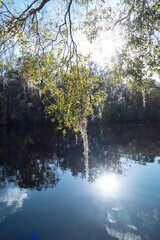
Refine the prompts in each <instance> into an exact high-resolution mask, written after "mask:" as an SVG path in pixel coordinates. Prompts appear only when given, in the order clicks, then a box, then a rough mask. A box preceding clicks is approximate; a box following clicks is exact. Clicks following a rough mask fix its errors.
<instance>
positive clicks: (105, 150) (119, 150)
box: [0, 125, 160, 190]
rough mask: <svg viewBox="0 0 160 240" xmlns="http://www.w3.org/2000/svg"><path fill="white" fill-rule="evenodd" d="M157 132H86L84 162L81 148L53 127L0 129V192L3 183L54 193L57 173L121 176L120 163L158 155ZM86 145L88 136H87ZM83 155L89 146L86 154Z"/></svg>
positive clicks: (148, 129)
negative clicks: (112, 174) (67, 171)
mask: <svg viewBox="0 0 160 240" xmlns="http://www.w3.org/2000/svg"><path fill="white" fill-rule="evenodd" d="M159 130H160V127H159V126H156V125H152V126H137V125H135V126H130V127H126V126H125V127H123V126H121V127H119V126H117V127H113V128H106V127H104V126H103V127H100V126H90V128H89V129H88V132H89V136H88V139H89V156H88V151H87V152H86V154H85V161H84V156H83V146H82V142H80V141H79V143H78V144H77V145H76V142H75V138H74V136H72V135H71V134H68V135H67V137H63V136H62V135H60V133H59V132H58V133H57V132H56V131H55V130H54V129H53V128H52V127H47V126H43V127H41V126H39V127H38V126H37V127H36V128H30V129H23V130H22V129H12V130H10V129H7V128H6V129H4V128H2V129H0V158H1V161H0V187H5V184H6V182H7V181H9V182H15V183H16V184H18V185H19V186H20V187H23V188H25V187H26V188H36V189H38V190H41V189H42V188H48V187H54V186H55V185H56V184H57V182H58V181H59V180H60V171H59V168H60V169H61V171H65V170H67V169H69V170H70V171H71V173H72V175H73V176H77V175H80V176H81V177H82V178H84V177H87V178H88V181H94V180H95V179H96V178H98V176H99V175H101V174H102V173H103V172H105V171H109V172H114V173H116V174H122V173H124V164H122V163H121V157H122V156H123V157H124V159H126V161H127V157H128V159H132V160H135V161H136V162H138V163H140V164H146V163H147V162H153V161H154V160H155V157H156V156H159V155H160V153H159V152H160V136H159V132H160V131H159ZM86 139H87V136H86ZM87 149H88V145H87V148H86V150H87Z"/></svg>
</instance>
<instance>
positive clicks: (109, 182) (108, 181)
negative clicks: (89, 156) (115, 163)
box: [96, 173, 119, 195]
mask: <svg viewBox="0 0 160 240" xmlns="http://www.w3.org/2000/svg"><path fill="white" fill-rule="evenodd" d="M96 187H97V188H98V190H99V193H100V194H102V195H117V194H118V191H119V179H118V176H117V175H116V174H113V173H108V174H104V175H102V176H101V177H100V178H99V179H97V181H96Z"/></svg>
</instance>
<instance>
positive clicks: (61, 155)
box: [0, 125, 160, 240]
mask: <svg viewBox="0 0 160 240" xmlns="http://www.w3.org/2000/svg"><path fill="white" fill-rule="evenodd" d="M159 132H160V126H158V125H151V126H149V125H148V126H138V125H135V126H116V127H115V126H114V127H113V128H112V127H110V128H107V127H105V126H101V127H100V126H90V128H89V129H88V140H89V142H88V144H89V146H88V145H87V148H89V152H88V151H87V153H86V154H83V144H82V141H80V140H79V141H78V142H77V144H76V141H75V137H74V136H73V135H72V134H70V133H69V134H68V135H67V136H66V137H63V136H62V135H60V134H59V133H57V132H56V131H55V130H54V128H52V127H48V126H43V127H38V126H37V127H36V128H29V129H20V128H16V129H14V128H13V129H7V128H1V129H0V159H1V160H0V188H1V194H0V213H1V214H0V223H1V222H2V223H3V222H4V219H6V218H7V216H10V215H15V214H13V213H17V212H19V210H20V209H22V208H23V209H24V205H25V203H26V202H27V201H29V198H28V193H29V190H32V191H30V192H32V193H33V192H36V193H37V194H41V193H43V192H45V193H46V195H45V196H47V197H46V198H45V197H44V195H41V197H44V198H43V201H44V205H43V207H42V203H41V202H40V203H39V208H38V210H37V212H38V213H37V215H36V216H39V211H42V216H41V218H40V220H39V219H38V220H36V221H38V224H37V225H38V226H39V221H41V224H42V223H43V224H42V225H43V227H47V226H48V225H49V226H50V229H52V230H53V229H57V225H56V223H54V224H55V225H53V226H54V227H53V226H52V225H51V223H52V222H54V220H55V219H56V221H57V224H59V225H58V226H61V227H62V225H63V222H64V225H63V227H64V229H65V226H67V227H66V228H68V229H70V228H71V227H70V226H72V225H73V224H74V223H75V222H76V221H77V226H72V228H73V229H74V230H75V232H76V233H77V232H79V234H80V233H81V229H82V231H83V229H85V231H86V232H87V231H89V232H91V230H93V226H94V227H95V228H96V227H97V226H99V225H98V224H99V222H101V223H102V226H103V229H104V231H105V235H103V234H104V232H103V233H102V235H103V236H104V237H102V235H96V234H98V233H99V232H100V230H99V228H98V227H97V229H98V230H95V232H96V233H95V237H93V236H92V237H93V239H94V240H95V239H102V240H103V239H112V240H114V239H115V238H116V239H119V240H125V239H126V240H132V239H137V240H140V239H142V240H143V239H146V240H148V239H155V240H158V236H159V235H160V228H159V226H160V205H159V202H160V201H159V200H160V196H159V193H158V190H160V188H159V187H160V185H159V182H160V175H159V172H158V170H159V169H160V168H158V167H160V165H159V163H160V135H159ZM147 166H148V168H147ZM144 169H145V170H144ZM68 173H69V180H68V182H67V183H66V184H65V183H64V179H65V181H66V179H67V177H66V176H67V174H68ZM153 173H154V174H153ZM70 175H72V178H70ZM73 179H74V180H73ZM83 180H84V181H83ZM80 181H82V182H83V184H82V182H80ZM58 183H61V184H58ZM84 183H85V184H84ZM87 184H88V185H87ZM59 185H60V188H59V189H60V190H59V192H58V195H56V193H57V192H56V191H55V192H54V190H56V189H58V186H59ZM62 185H64V188H62V189H61V187H62ZM53 188H54V189H53ZM33 190H36V191H33ZM45 190H48V191H45ZM50 190H53V191H51V192H50ZM48 192H49V193H48ZM53 193H55V195H54V197H53V198H52V194H53ZM47 194H49V195H47ZM74 194H75V195H74ZM90 195H91V196H90ZM50 198H51V200H50ZM37 199H38V198H37ZM37 199H36V200H35V202H34V206H36V204H37V202H38V200H37ZM46 199H47V200H46ZM32 200H34V199H32ZM49 201H50V202H49ZM65 204H66V205H65ZM96 204H97V205H96ZM50 206H51V207H50ZM65 206H66V208H65ZM43 208H44V210H43ZM72 209H73V210H72ZM27 210H28V209H27ZM27 210H26V212H27ZM30 212H32V211H31V210H30ZM46 212H47V214H48V215H49V214H51V215H49V217H48V215H45V214H46ZM83 212H85V214H84V213H83ZM97 212H98V214H99V215H98V214H97ZM26 214H27V213H26ZM30 214H31V213H30ZM60 214H61V215H62V218H60ZM96 214H97V215H98V217H97V215H96ZM44 215H45V217H44ZM66 216H68V217H67V219H66ZM32 218H34V214H33V215H32V214H31V216H30V219H32ZM44 219H49V221H47V223H46V222H43V221H45V220H44ZM70 219H71V220H72V221H71V220H70ZM95 219H98V220H97V221H96V220H95ZM70 221H71V225H67V224H69V222H70ZM85 221H86V222H85ZM84 222H85V223H84ZM97 222H98V223H97ZM41 224H40V225H41ZM88 225H89V226H90V227H88ZM0 226H1V225H0ZM79 226H81V227H79ZM72 228H71V229H72ZM88 228H89V229H90V230H88ZM1 229H3V226H2V228H1ZM71 229H70V231H71ZM78 229H80V230H78ZM35 231H37V229H36V227H35V228H34V229H33V231H32V232H31V233H30V236H32V234H33V233H34V232H35ZM39 231H41V229H40V230H39ZM50 231H51V230H50ZM55 231H56V230H55ZM57 231H58V230H57ZM66 231H67V230H66ZM85 231H84V232H83V233H84V235H83V239H84V240H85V239H92V238H91V237H88V236H90V235H87V233H86V235H85ZM4 232H5V231H4ZM46 232H47V230H46V231H45V233H46ZM51 232H52V231H51ZM60 232H61V230H60ZM71 232H72V231H71ZM4 234H5V233H4ZM56 234H57V232H56ZM56 234H55V236H54V238H55V239H65V238H64V237H62V236H60V237H59V238H58V237H57V235H56ZM88 234H89V233H88ZM106 234H107V236H106ZM48 236H50V235H48ZM67 236H68V238H67V237H66V239H78V238H77V236H75V235H74V236H75V238H73V237H71V236H70V235H67ZM80 236H82V235H80ZM85 236H86V238H85ZM100 236H101V237H100ZM21 237H22V236H21ZM46 237H47V236H46ZM8 239H9V238H8ZM15 239H17V238H15ZM19 239H21V238H19ZM26 239H27V238H26ZM28 239H29V237H28ZM42 239H45V237H44V238H43V237H42ZM47 239H49V238H47ZM81 239H82V238H81Z"/></svg>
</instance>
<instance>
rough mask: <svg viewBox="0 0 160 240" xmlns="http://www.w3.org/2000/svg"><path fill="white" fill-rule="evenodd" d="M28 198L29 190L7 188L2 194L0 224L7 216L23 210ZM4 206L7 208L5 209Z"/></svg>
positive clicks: (0, 199) (0, 197) (0, 198)
mask: <svg viewBox="0 0 160 240" xmlns="http://www.w3.org/2000/svg"><path fill="white" fill-rule="evenodd" d="M27 197H28V194H27V190H26V189H20V188H18V187H12V188H7V189H6V190H5V191H4V192H2V193H1V196H0V205H1V208H0V210H1V211H0V223H1V222H2V221H3V220H4V219H5V218H6V216H8V215H11V214H13V213H15V212H17V211H18V210H21V209H22V206H23V203H24V201H25V200H26V199H27ZM3 205H5V206H6V207H5V208H3Z"/></svg>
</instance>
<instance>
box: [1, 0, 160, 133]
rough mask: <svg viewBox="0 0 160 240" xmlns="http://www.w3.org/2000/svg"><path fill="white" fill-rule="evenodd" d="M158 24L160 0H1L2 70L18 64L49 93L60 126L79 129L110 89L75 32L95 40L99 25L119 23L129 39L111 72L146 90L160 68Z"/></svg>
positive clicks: (21, 71) (50, 107) (104, 28)
mask: <svg viewBox="0 0 160 240" xmlns="http://www.w3.org/2000/svg"><path fill="white" fill-rule="evenodd" d="M110 2H111V1H110ZM159 27H160V3H159V1H158V0H148V1H147V0H139V1H136V0H133V1H128V0H123V1H121V2H120V4H119V8H117V9H116V8H112V7H111V6H109V5H108V4H107V3H105V1H104V0H97V1H93V0H78V1H73V0H61V1H58V3H57V1H54V0H41V1H40V0H34V1H33V0H32V1H24V2H20V1H18V0H10V1H5V0H0V54H1V56H0V68H1V75H4V74H6V71H7V70H8V69H9V70H11V69H14V68H15V67H17V65H19V69H18V71H19V74H20V75H21V76H22V77H23V78H24V79H27V81H29V82H31V83H32V84H34V85H35V86H36V87H38V88H39V89H40V91H41V93H42V94H43V95H44V96H45V98H46V99H48V106H47V108H46V111H47V112H48V113H49V114H51V115H52V114H53V118H52V119H56V120H57V121H58V122H59V126H60V128H65V127H69V128H72V129H74V131H78V130H81V128H82V126H84V127H85V128H86V125H87V117H88V116H91V115H93V114H94V112H95V110H96V108H102V107H103V105H104V101H105V99H106V93H105V91H104V89H102V88H101V82H102V80H101V78H99V77H97V75H96V74H95V75H92V74H91V72H90V69H89V66H88V61H89V58H87V57H85V56H82V54H80V52H79V51H78V47H77V42H76V40H75V39H76V34H77V36H79V34H80V33H81V32H82V30H83V32H84V33H86V35H87V37H88V39H89V40H90V41H94V39H95V38H96V37H97V34H98V33H99V32H100V31H102V32H103V31H107V30H108V29H110V30H113V29H116V28H118V29H119V30H120V32H121V35H122V37H123V38H124V39H125V44H124V45H123V47H122V49H121V51H119V52H118V53H117V55H116V61H115V60H114V64H113V66H112V68H111V69H109V71H110V72H111V74H110V76H111V78H112V79H114V82H118V83H119V82H123V81H127V82H129V83H131V84H132V85H134V87H136V88H137V89H138V90H141V91H143V92H145V90H146V89H148V86H150V84H151V82H152V78H153V75H154V74H155V73H156V74H159V70H160V69H159V66H160V58H159V53H160V38H159V36H160V33H159ZM111 61H112V60H111ZM106 68H107V66H106ZM48 96H49V97H48ZM64 133H65V131H64Z"/></svg>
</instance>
